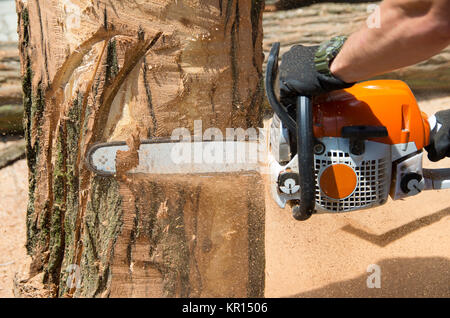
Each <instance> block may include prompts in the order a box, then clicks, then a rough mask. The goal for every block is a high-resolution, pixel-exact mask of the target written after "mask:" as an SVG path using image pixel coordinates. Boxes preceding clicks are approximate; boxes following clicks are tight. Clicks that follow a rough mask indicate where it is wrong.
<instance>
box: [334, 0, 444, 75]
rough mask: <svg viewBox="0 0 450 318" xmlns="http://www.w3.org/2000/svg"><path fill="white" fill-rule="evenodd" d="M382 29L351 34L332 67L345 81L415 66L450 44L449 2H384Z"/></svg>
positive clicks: (366, 28) (363, 30)
mask: <svg viewBox="0 0 450 318" xmlns="http://www.w3.org/2000/svg"><path fill="white" fill-rule="evenodd" d="M380 12H381V23H380V28H369V27H368V26H366V25H364V28H363V29H361V30H360V31H358V32H356V33H354V34H352V35H351V36H350V37H349V38H348V40H347V42H346V43H345V45H344V47H343V48H342V50H341V52H340V53H339V54H338V56H337V57H336V59H335V60H334V61H333V63H332V64H331V66H330V69H331V72H332V73H333V74H334V75H335V76H337V77H339V78H340V79H342V80H344V81H346V82H349V83H350V82H356V81H361V80H366V79H368V78H370V77H372V76H375V75H379V74H382V73H386V72H389V71H392V70H394V69H398V68H401V67H405V66H408V65H412V64H416V63H418V62H420V61H423V60H425V59H428V58H430V57H431V56H433V55H435V54H437V53H439V52H440V51H441V50H442V49H444V48H445V47H446V46H448V45H449V44H450V27H449V20H450V1H449V0H430V1H423V0H421V1H419V0H385V1H383V2H382V3H381V6H380Z"/></svg>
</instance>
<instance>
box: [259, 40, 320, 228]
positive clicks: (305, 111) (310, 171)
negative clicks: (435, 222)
mask: <svg viewBox="0 0 450 318" xmlns="http://www.w3.org/2000/svg"><path fill="white" fill-rule="evenodd" d="M279 53H280V43H279V42H276V43H274V44H273V46H272V49H271V50H270V54H269V59H268V62H267V69H266V83H265V84H266V95H267V99H268V100H269V104H270V106H271V107H272V109H273V110H274V112H275V113H276V114H277V116H278V117H279V118H280V120H281V122H282V123H283V125H284V126H285V127H287V128H288V129H289V131H290V133H291V134H293V135H294V136H296V138H297V157H298V172H299V183H300V184H299V185H300V203H299V204H296V205H294V206H293V208H292V214H293V216H294V218H295V219H296V220H299V221H304V220H307V219H309V218H310V217H311V215H312V214H313V213H314V210H315V205H316V199H315V184H316V180H315V173H314V152H313V148H314V130H313V104H312V98H311V97H309V96H298V97H297V100H296V102H297V105H296V117H297V118H296V119H293V118H292V117H291V116H290V115H289V112H288V110H287V108H286V107H285V106H284V105H282V104H281V103H280V101H279V100H278V99H277V97H276V94H275V88H274V86H275V83H276V81H277V79H278V58H279Z"/></svg>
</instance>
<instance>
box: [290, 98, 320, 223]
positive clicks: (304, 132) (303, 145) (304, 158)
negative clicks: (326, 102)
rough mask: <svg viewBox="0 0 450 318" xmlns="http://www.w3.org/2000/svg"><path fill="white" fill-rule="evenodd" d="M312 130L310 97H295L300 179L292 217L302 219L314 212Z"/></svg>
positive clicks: (314, 179) (314, 186)
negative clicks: (298, 200)
mask: <svg viewBox="0 0 450 318" xmlns="http://www.w3.org/2000/svg"><path fill="white" fill-rule="evenodd" d="M313 148H314V130H313V105H312V101H311V98H309V97H306V96H299V97H298V98H297V154H298V172H299V179H300V206H299V208H298V209H296V210H294V211H293V214H294V218H295V219H297V220H304V219H305V216H306V217H308V216H310V215H312V214H313V213H314V210H315V206H316V198H315V188H316V178H315V174H314V152H313Z"/></svg>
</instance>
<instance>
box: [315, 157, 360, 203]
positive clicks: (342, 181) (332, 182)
mask: <svg viewBox="0 0 450 318" xmlns="http://www.w3.org/2000/svg"><path fill="white" fill-rule="evenodd" d="M319 183H320V188H321V190H322V192H323V193H325V195H327V196H328V197H330V198H332V199H336V200H338V199H344V198H346V197H348V196H349V195H351V194H352V193H353V191H355V189H356V186H357V184H358V177H357V176H356V173H355V171H354V170H353V169H352V168H351V167H350V166H348V165H345V164H335V165H331V166H328V167H327V168H326V169H325V170H324V171H323V172H322V175H321V176H320V182H319Z"/></svg>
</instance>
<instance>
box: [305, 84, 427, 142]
mask: <svg viewBox="0 0 450 318" xmlns="http://www.w3.org/2000/svg"><path fill="white" fill-rule="evenodd" d="M314 103H315V107H314V135H315V136H316V138H322V137H341V131H342V128H343V127H345V126H355V125H361V126H384V127H386V128H387V130H388V136H387V137H383V138H371V139H370V140H372V141H376V142H380V143H384V144H389V145H396V144H405V143H409V142H414V143H415V145H416V148H417V149H423V148H424V147H425V146H427V145H428V144H429V135H430V127H429V123H428V120H427V115H426V114H425V113H423V112H421V111H420V109H419V106H418V104H417V102H416V99H415V97H414V95H413V93H412V92H411V90H410V89H409V87H408V85H407V84H405V83H404V82H402V81H397V80H376V81H368V82H363V83H359V84H356V85H354V86H353V87H351V88H349V89H345V90H340V91H335V92H332V93H330V94H327V95H324V96H321V97H319V98H316V100H315V101H314Z"/></svg>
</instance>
